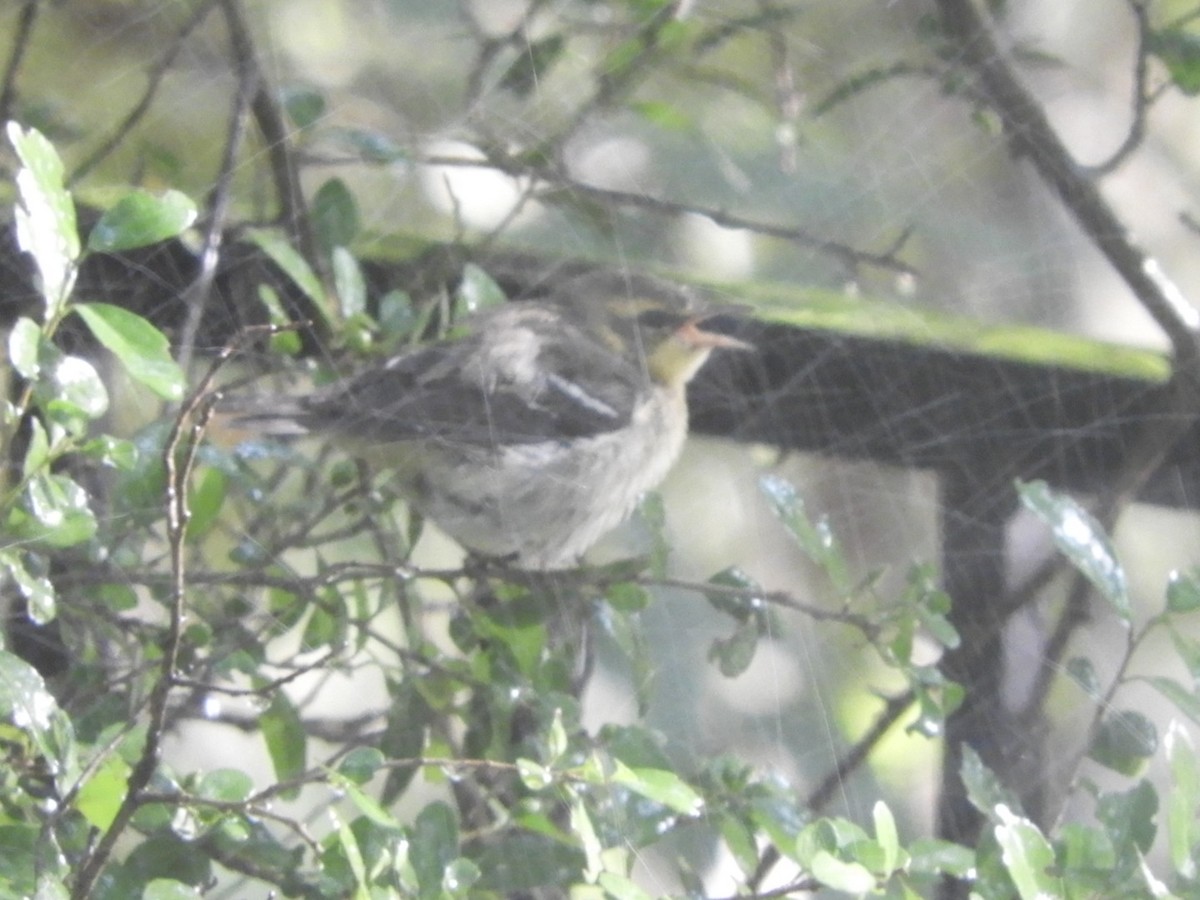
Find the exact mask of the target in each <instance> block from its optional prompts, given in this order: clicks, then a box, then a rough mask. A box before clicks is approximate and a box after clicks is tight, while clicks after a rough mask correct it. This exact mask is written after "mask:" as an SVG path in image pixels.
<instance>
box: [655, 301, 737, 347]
mask: <svg viewBox="0 0 1200 900" xmlns="http://www.w3.org/2000/svg"><path fill="white" fill-rule="evenodd" d="M748 311H749V307H747V306H744V305H741V304H728V305H722V306H710V307H707V308H706V309H705V310H704V311H703V313H702V314H701V315H700V316H697V317H696V318H694V319H688V320H687V321H686V322H684V323H683V324H682V325H681V326H679V330H678V331H676V332H675V336H676V337H677V338H679V340H681V341H683V343H685V344H687V345H688V346H689V347H696V348H710V349H716V348H718V347H719V348H723V349H726V350H753V349H754V345H753V344H748V343H746V342H745V341H743V340H739V339H738V338H735V337H733V336H732V335H728V334H721V333H720V332H719V331H709V330H707V329H706V328H705V327H704V324H705V323H706V322H711V321H712V320H713V319H715V318H717V317H718V316H745V314H746V313H747V312H748Z"/></svg>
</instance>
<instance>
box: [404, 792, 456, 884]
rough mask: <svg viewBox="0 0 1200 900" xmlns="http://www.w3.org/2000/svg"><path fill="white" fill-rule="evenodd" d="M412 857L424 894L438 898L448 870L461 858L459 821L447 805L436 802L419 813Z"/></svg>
mask: <svg viewBox="0 0 1200 900" xmlns="http://www.w3.org/2000/svg"><path fill="white" fill-rule="evenodd" d="M408 858H409V860H410V861H411V862H412V865H413V868H414V869H415V870H416V872H417V881H418V882H419V883H420V885H421V890H422V893H425V892H430V894H431V895H434V893H433V892H435V890H436V889H437V888H440V887H441V884H442V877H443V874H444V873H445V871H446V867H447V866H448V865H450V863H451V862H452V861H453V860H455V859H457V858H458V820H457V819H456V818H455V816H454V811H453V810H451V809H450V807H449V806H447V805H446V804H445V803H442V802H441V801H435V802H433V803H430V804H429V805H428V806H426V807H425V808H424V809H422V810H421V812H420V813H418V814H417V820H416V822H414V823H413V835H412V843H411V846H410V847H409V853H408Z"/></svg>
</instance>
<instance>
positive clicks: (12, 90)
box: [0, 0, 40, 125]
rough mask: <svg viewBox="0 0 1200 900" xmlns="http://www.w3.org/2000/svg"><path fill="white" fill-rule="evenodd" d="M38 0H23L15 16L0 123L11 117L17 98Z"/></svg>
mask: <svg viewBox="0 0 1200 900" xmlns="http://www.w3.org/2000/svg"><path fill="white" fill-rule="evenodd" d="M39 5H40V4H39V3H38V0H25V5H24V6H23V7H22V8H21V12H20V14H19V15H18V16H17V27H16V29H15V30H14V32H13V46H12V53H11V54H10V55H9V57H8V65H7V66H5V67H4V81H3V85H2V86H0V125H3V124H4V123H5V122H7V121H8V120H9V119H10V118H11V117H12V110H13V104H14V103H15V102H16V99H17V75H18V73H19V72H20V71H21V62H22V60H24V59H25V52H26V51H27V50H28V49H29V44H30V35H32V34H33V23H34V22H35V21H36V20H37V14H38V6H39Z"/></svg>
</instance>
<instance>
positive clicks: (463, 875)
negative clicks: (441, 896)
mask: <svg viewBox="0 0 1200 900" xmlns="http://www.w3.org/2000/svg"><path fill="white" fill-rule="evenodd" d="M482 875H483V872H482V871H481V870H480V868H479V866H478V865H476V863H475V862H474V861H473V860H470V859H467V858H466V857H461V856H460V857H459V858H458V859H456V860H454V861H453V862H451V863H450V865H448V866H446V871H445V872H443V873H442V890H443V891H444V892H445V893H446V894H448V895H449V896H451V897H467V896H470V890H471V888H472V887H474V886H475V884H476V883H477V882H478V881H479V878H480V876H482Z"/></svg>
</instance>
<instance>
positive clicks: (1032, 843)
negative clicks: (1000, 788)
mask: <svg viewBox="0 0 1200 900" xmlns="http://www.w3.org/2000/svg"><path fill="white" fill-rule="evenodd" d="M996 816H997V818H998V819H999V820H1000V823H999V824H998V825H997V826H996V829H995V834H996V841H997V842H998V843H999V844H1000V849H1001V857H1002V859H1003V860H1004V867H1005V868H1006V869H1007V870H1008V874H1009V875H1010V876H1011V877H1012V880H1013V884H1015V885H1016V886H1017V892H1018V893H1019V894H1020V895H1021V898H1022V900H1047V898H1050V897H1064V896H1066V891H1065V889H1064V886H1063V884H1062V881H1061V880H1060V879H1059V878H1057V877H1055V876H1054V875H1052V874H1051V873H1050V869H1051V867H1053V866H1054V849H1053V848H1052V847H1051V846H1050V842H1049V841H1047V840H1046V838H1045V836H1044V835H1043V834H1042V833H1041V831H1039V830H1038V827H1037V826H1036V825H1034V824H1033V823H1032V822H1031V821H1029V820H1028V819H1026V818H1023V817H1022V816H1018V815H1016V814H1015V813H1013V812H1012V811H1011V810H1010V809H1009V808H1008V807H1007V806H1005V805H1004V804H1003V803H1001V804H1000V805H998V806H997V807H996Z"/></svg>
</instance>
